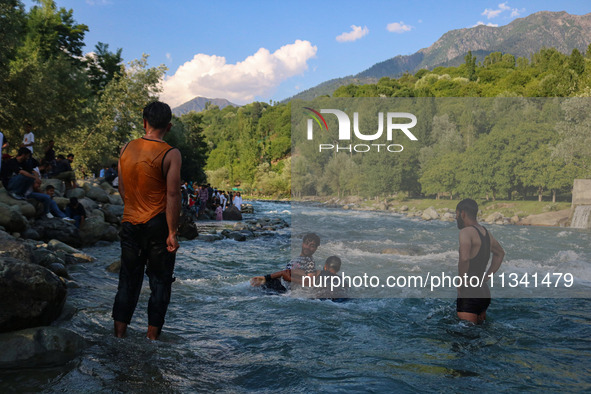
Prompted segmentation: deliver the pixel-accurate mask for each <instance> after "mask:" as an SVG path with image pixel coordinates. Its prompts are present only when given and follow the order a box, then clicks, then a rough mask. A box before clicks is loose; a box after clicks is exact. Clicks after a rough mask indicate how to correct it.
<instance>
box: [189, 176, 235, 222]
mask: <svg viewBox="0 0 591 394" xmlns="http://www.w3.org/2000/svg"><path fill="white" fill-rule="evenodd" d="M181 201H182V204H183V207H185V208H188V209H189V210H190V211H191V212H193V214H194V215H195V218H196V219H200V218H203V216H204V214H205V211H206V210H207V209H209V210H212V211H213V212H215V218H216V220H222V219H223V212H224V211H225V210H226V208H228V207H230V206H235V207H236V208H237V209H238V211H240V210H241V209H242V196H241V194H240V192H239V191H237V192H233V191H225V190H221V189H217V188H214V187H212V186H211V185H210V184H209V183H207V184H201V185H200V184H198V183H197V182H189V181H183V182H182V185H181Z"/></svg>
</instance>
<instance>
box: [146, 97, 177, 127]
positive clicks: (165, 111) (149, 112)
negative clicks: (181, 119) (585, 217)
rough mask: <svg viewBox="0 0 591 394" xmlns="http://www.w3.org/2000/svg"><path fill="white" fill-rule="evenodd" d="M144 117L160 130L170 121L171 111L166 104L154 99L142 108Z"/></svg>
mask: <svg viewBox="0 0 591 394" xmlns="http://www.w3.org/2000/svg"><path fill="white" fill-rule="evenodd" d="M144 119H145V120H146V121H147V122H148V123H149V124H150V126H152V127H153V128H155V129H157V130H162V129H164V128H165V127H166V126H168V124H169V123H170V120H171V119H172V112H171V110H170V107H169V106H168V104H166V103H163V102H160V101H154V102H153V103H150V104H148V105H146V108H144Z"/></svg>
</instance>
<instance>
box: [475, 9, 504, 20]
mask: <svg viewBox="0 0 591 394" xmlns="http://www.w3.org/2000/svg"><path fill="white" fill-rule="evenodd" d="M501 12H503V10H501V9H499V10H489V9H488V8H485V9H484V11H483V12H482V14H480V15H484V16H486V17H487V19H492V18H496V17H497V16H499V14H500V13H501Z"/></svg>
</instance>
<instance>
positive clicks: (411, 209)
mask: <svg viewBox="0 0 591 394" xmlns="http://www.w3.org/2000/svg"><path fill="white" fill-rule="evenodd" d="M301 201H305V202H314V203H319V204H322V205H324V206H329V207H334V208H341V209H345V210H353V211H383V212H392V213H398V214H402V215H405V216H407V217H410V218H418V219H422V220H427V221H429V220H441V221H446V222H453V221H455V204H457V201H455V202H454V201H447V202H445V204H447V205H448V206H446V207H440V206H434V205H433V206H429V205H428V204H429V202H430V201H429V200H412V201H397V200H395V199H382V200H368V199H363V198H361V197H357V196H348V197H344V198H335V197H306V198H303V199H302V200H301ZM417 201H419V203H418V202H417ZM431 202H432V203H434V202H439V203H441V200H434V201H431ZM425 205H427V206H426V207H425ZM563 205H564V204H563ZM451 206H453V208H452V207H451ZM558 207H560V206H559V205H557V204H545V205H544V206H543V207H542V209H543V210H546V212H542V213H536V214H529V213H527V212H525V211H524V210H520V209H519V204H518V203H511V202H503V203H496V204H490V205H487V206H484V207H483V208H482V209H480V211H479V213H478V221H480V222H482V223H488V224H501V225H505V224H514V225H525V226H556V227H566V226H568V225H569V224H570V220H571V215H572V211H571V209H570V208H569V209H557V208H558Z"/></svg>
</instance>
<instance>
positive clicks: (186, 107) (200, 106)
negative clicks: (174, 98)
mask: <svg viewBox="0 0 591 394" xmlns="http://www.w3.org/2000/svg"><path fill="white" fill-rule="evenodd" d="M207 103H211V105H217V106H218V107H220V109H224V108H225V107H227V106H228V105H231V106H233V107H240V106H239V105H238V104H234V103H231V102H229V101H228V100H226V99H220V98H216V99H210V98H207V97H199V96H197V97H195V98H194V99H193V100H189V101H187V102H186V103H184V104H181V105H179V106H178V107H175V108H173V110H172V113H173V114H175V115H176V116H181V115H184V114H186V113H189V112H191V111H195V112H200V111H203V110H204V109H205V105H206V104H207Z"/></svg>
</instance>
